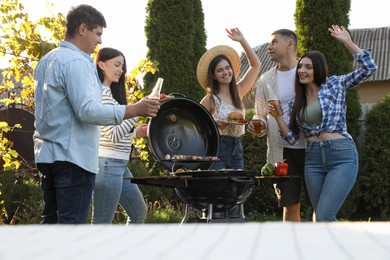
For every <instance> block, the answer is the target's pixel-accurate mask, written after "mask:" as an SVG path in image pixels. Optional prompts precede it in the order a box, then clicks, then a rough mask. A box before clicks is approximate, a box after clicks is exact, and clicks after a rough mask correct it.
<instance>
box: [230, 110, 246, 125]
mask: <svg viewBox="0 0 390 260" xmlns="http://www.w3.org/2000/svg"><path fill="white" fill-rule="evenodd" d="M227 121H228V122H233V123H240V124H246V123H248V120H245V119H244V115H243V114H241V113H239V112H231V113H230V114H229V115H228V119H227Z"/></svg>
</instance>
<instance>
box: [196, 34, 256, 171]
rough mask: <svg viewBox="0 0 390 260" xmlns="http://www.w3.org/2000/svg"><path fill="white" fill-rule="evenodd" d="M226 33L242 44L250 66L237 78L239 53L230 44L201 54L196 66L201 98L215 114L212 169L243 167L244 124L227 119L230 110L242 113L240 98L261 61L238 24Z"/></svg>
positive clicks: (253, 80)
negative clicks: (215, 155)
mask: <svg viewBox="0 0 390 260" xmlns="http://www.w3.org/2000/svg"><path fill="white" fill-rule="evenodd" d="M226 32H227V33H228V37H229V38H231V39H232V40H233V41H237V42H239V43H240V44H241V46H242V47H243V49H244V51H245V54H246V56H247V58H248V63H249V69H248V70H247V71H246V73H245V74H244V76H243V77H242V78H241V79H240V80H239V81H238V82H237V80H236V77H237V76H238V73H239V72H240V66H241V62H240V57H239V55H238V54H237V52H236V51H235V50H234V49H233V48H232V47H230V46H226V45H218V46H215V47H213V48H211V49H210V50H208V51H207V52H205V53H204V54H203V56H202V57H201V58H200V60H199V63H198V67H197V78H198V81H199V84H200V85H201V86H202V87H203V88H204V89H206V90H207V94H206V96H205V97H204V98H203V99H202V101H201V102H200V103H201V104H202V105H203V106H204V107H205V108H206V109H207V110H208V111H209V112H210V113H211V114H212V116H213V117H214V119H215V121H216V123H217V126H218V130H219V134H220V149H219V154H218V157H219V158H220V160H221V161H220V162H218V163H216V164H214V166H213V168H214V169H223V168H226V169H229V168H231V169H244V159H243V147H242V139H241V136H242V135H243V134H244V133H245V126H244V125H242V124H241V125H240V124H233V123H230V122H229V121H228V115H229V114H230V113H232V112H238V113H241V114H242V115H243V116H245V108H244V105H243V103H242V98H243V97H244V96H245V95H246V94H247V93H248V92H249V90H250V89H251V88H252V86H253V84H254V82H255V81H256V79H257V77H258V74H259V72H260V68H261V63H260V60H259V58H258V57H257V56H256V54H255V52H254V51H253V49H252V48H251V46H250V45H249V43H248V42H247V40H246V39H245V37H244V35H243V34H242V33H241V31H240V30H239V29H238V28H232V29H230V30H228V29H226Z"/></svg>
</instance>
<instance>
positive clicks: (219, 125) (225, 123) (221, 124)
mask: <svg viewBox="0 0 390 260" xmlns="http://www.w3.org/2000/svg"><path fill="white" fill-rule="evenodd" d="M215 123H217V126H218V127H219V128H221V129H225V128H226V127H227V126H228V123H227V122H226V121H222V120H216V121H215Z"/></svg>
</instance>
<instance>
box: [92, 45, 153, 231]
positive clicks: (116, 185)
mask: <svg viewBox="0 0 390 260" xmlns="http://www.w3.org/2000/svg"><path fill="white" fill-rule="evenodd" d="M95 62H96V68H97V71H98V74H99V78H100V80H101V82H102V88H103V98H102V103H103V104H107V105H110V104H111V105H117V104H121V105H125V104H127V98H126V89H125V75H126V59H125V57H124V55H123V54H122V53H121V52H120V51H118V50H116V49H113V48H102V49H100V50H99V52H98V54H97V56H96V61H95ZM137 121H138V117H134V118H131V119H127V120H123V122H122V123H121V124H120V125H108V126H102V127H101V128H100V145H99V174H97V176H96V183H95V188H94V193H93V216H92V224H108V223H112V221H113V218H114V215H115V211H116V209H117V208H118V205H120V206H122V207H123V208H124V209H125V211H126V213H127V215H128V216H129V219H128V221H127V223H144V222H145V217H146V212H147V206H146V204H145V201H144V198H143V195H142V193H141V191H140V189H139V188H138V186H137V185H136V184H133V183H131V182H130V181H128V180H124V178H128V177H132V176H133V175H132V174H131V172H130V170H129V169H128V162H129V158H130V153H131V147H132V145H131V144H132V138H133V137H145V136H146V131H147V124H141V125H139V126H138V127H136V128H135V125H136V123H137ZM134 129H135V130H134Z"/></svg>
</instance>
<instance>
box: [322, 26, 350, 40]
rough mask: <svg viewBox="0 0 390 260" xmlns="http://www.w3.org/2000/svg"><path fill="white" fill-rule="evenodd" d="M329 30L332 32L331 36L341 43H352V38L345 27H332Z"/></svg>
mask: <svg viewBox="0 0 390 260" xmlns="http://www.w3.org/2000/svg"><path fill="white" fill-rule="evenodd" d="M328 30H329V31H330V35H332V37H333V38H335V39H336V40H338V41H339V42H341V43H345V42H350V41H352V40H351V36H350V35H349V33H348V31H347V29H345V27H344V26H339V25H332V27H331V28H328Z"/></svg>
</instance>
